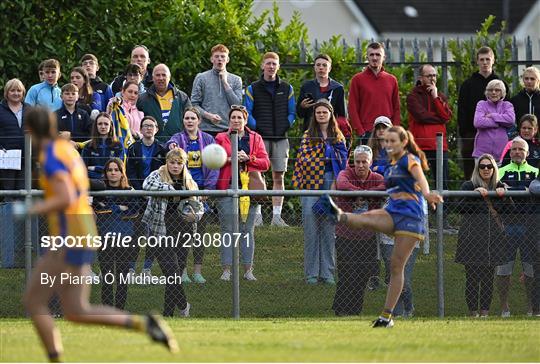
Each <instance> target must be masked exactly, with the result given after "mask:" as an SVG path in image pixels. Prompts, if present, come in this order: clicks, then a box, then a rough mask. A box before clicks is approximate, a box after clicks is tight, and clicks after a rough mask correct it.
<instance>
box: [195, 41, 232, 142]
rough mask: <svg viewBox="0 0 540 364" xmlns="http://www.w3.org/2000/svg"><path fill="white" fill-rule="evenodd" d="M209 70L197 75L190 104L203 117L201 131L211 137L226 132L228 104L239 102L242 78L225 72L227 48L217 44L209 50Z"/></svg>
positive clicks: (227, 60)
mask: <svg viewBox="0 0 540 364" xmlns="http://www.w3.org/2000/svg"><path fill="white" fill-rule="evenodd" d="M210 54H211V56H210V62H212V69H210V70H208V71H206V72H202V73H199V74H197V76H195V80H194V81H193V90H192V91H191V102H192V103H193V106H195V107H196V108H197V109H199V112H200V113H201V116H202V123H201V127H200V129H201V130H202V131H204V132H206V133H208V134H210V135H212V136H213V137H215V136H216V135H217V134H218V133H221V132H223V131H226V130H227V129H229V118H228V115H229V110H230V109H231V105H240V104H241V103H242V79H241V78H240V77H239V76H237V75H235V74H232V73H230V72H227V64H228V63H229V60H230V59H229V49H228V48H227V47H225V46H224V45H223V44H217V45H215V46H213V47H212V50H211V51H210Z"/></svg>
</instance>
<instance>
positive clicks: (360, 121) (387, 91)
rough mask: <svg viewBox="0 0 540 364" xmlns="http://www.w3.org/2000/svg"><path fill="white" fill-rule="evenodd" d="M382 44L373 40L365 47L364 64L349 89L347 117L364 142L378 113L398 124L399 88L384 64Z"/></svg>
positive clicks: (399, 117) (399, 118)
mask: <svg viewBox="0 0 540 364" xmlns="http://www.w3.org/2000/svg"><path fill="white" fill-rule="evenodd" d="M385 58H386V56H385V51H384V45H383V44H382V43H378V42H373V43H371V44H369V45H368V47H367V61H368V65H367V67H366V68H365V69H364V70H363V71H362V72H359V73H357V74H356V75H354V77H353V78H352V80H351V86H350V89H349V119H350V122H351V126H352V128H353V130H354V132H355V134H356V135H357V136H358V137H359V138H360V141H361V142H362V144H365V143H366V142H367V140H368V139H369V137H370V136H371V132H372V130H373V121H372V120H375V118H376V117H377V116H378V115H384V116H387V117H388V118H390V120H392V122H393V123H394V125H399V124H400V123H401V116H400V106H399V88H398V83H397V79H396V77H395V76H394V75H391V74H390V73H388V72H386V71H385V70H384V67H383V62H384V60H385Z"/></svg>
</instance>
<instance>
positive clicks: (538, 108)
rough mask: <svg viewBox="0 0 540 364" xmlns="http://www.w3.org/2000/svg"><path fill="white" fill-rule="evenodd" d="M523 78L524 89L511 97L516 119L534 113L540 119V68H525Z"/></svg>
mask: <svg viewBox="0 0 540 364" xmlns="http://www.w3.org/2000/svg"><path fill="white" fill-rule="evenodd" d="M521 80H522V81H523V89H522V90H521V91H520V92H519V93H518V94H517V95H515V96H514V97H512V98H511V99H510V102H511V103H512V105H514V111H515V113H516V120H520V119H521V118H522V117H523V115H525V114H533V115H535V116H536V119H540V70H539V69H538V68H536V67H527V68H525V70H524V71H523V76H522V78H521Z"/></svg>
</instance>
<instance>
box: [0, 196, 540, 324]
mask: <svg viewBox="0 0 540 364" xmlns="http://www.w3.org/2000/svg"><path fill="white" fill-rule="evenodd" d="M320 192H322V191H320ZM181 193H183V194H184V196H182V197H185V192H181ZM288 193H289V194H290V195H292V194H293V193H298V194H301V193H302V191H288ZM315 193H319V191H317V192H315ZM106 194H107V193H106V192H105V193H100V196H99V197H94V205H93V206H94V209H95V211H96V221H97V226H98V229H99V234H100V236H101V239H102V240H101V241H102V242H103V246H102V248H101V249H98V252H97V260H96V262H95V263H94V265H93V267H92V270H93V273H94V274H95V277H94V278H93V279H92V281H91V282H92V287H93V290H92V301H93V302H103V303H106V304H112V305H115V306H117V307H122V308H126V309H129V310H132V311H135V312H143V311H146V310H149V309H159V310H163V313H164V314H166V315H175V316H178V315H185V314H186V312H185V307H186V301H187V302H189V303H190V306H191V312H190V314H191V316H193V317H229V316H230V315H231V312H233V299H232V297H233V295H232V292H233V286H234V280H233V277H232V275H231V274H228V272H231V273H232V272H233V270H232V269H231V267H232V265H233V263H234V259H233V258H234V254H233V249H232V247H234V246H238V247H239V252H240V256H239V257H240V259H239V272H240V284H239V292H240V305H239V309H240V313H241V316H242V317H304V316H329V315H334V314H336V315H354V314H370V315H373V314H376V313H377V312H378V311H379V310H380V308H381V306H382V303H383V302H384V296H385V293H386V285H387V282H388V261H389V256H390V255H391V250H392V245H391V244H392V239H391V238H390V237H386V236H380V235H379V234H374V233H372V232H370V231H366V230H353V229H350V228H348V227H346V226H337V227H336V226H335V225H333V224H332V223H331V222H330V221H329V220H328V219H327V218H326V217H324V216H317V215H313V213H312V212H311V211H310V210H311V209H309V208H308V209H306V208H303V207H304V206H308V205H309V204H307V205H306V201H303V204H301V206H303V207H301V208H300V209H299V211H296V213H295V214H290V215H289V214H283V218H284V220H285V222H286V223H287V224H288V226H273V225H271V221H272V213H273V210H272V204H271V200H270V199H267V200H266V201H262V202H261V204H260V206H261V208H260V210H259V208H258V206H257V204H255V203H253V202H252V203H251V204H250V206H249V210H248V211H249V212H248V213H247V215H246V216H243V213H242V212H241V213H240V214H239V215H235V214H233V213H232V209H231V204H232V200H233V197H210V198H208V199H207V200H206V202H205V204H206V207H205V214H204V217H203V219H202V220H201V221H199V222H198V223H197V224H193V223H190V222H187V221H185V217H184V216H183V215H182V214H181V213H178V214H175V213H171V214H170V218H167V219H166V220H165V224H166V227H167V228H170V229H169V230H168V231H167V232H166V234H164V235H157V236H156V235H153V234H152V232H151V231H150V230H149V229H148V226H147V224H144V223H143V222H142V215H143V214H144V210H145V207H146V204H147V201H146V200H145V199H144V198H141V197H135V196H131V197H128V196H127V195H129V192H122V193H118V192H116V191H115V192H114V194H112V193H111V194H109V195H108V196H106V197H105V195H106ZM117 194H118V195H117ZM120 194H122V195H123V196H120ZM381 194H384V193H382V192H378V193H377V192H376V193H370V192H359V193H357V194H355V196H354V197H351V195H350V194H349V196H341V197H338V198H337V199H338V201H339V203H340V205H342V206H343V207H346V206H344V205H350V206H348V207H349V209H350V210H351V211H356V212H360V211H364V210H365V209H366V208H377V207H380V205H381V204H382V203H383V202H384V197H380V195H381ZM473 194H474V195H472V196H471V193H466V192H463V193H462V196H460V195H459V193H458V192H452V197H447V202H445V204H444V207H445V209H447V210H448V219H449V220H450V221H451V224H452V225H453V226H454V227H456V228H457V230H458V233H457V234H452V233H451V232H449V231H447V232H446V233H445V231H444V230H442V229H439V230H440V231H437V229H436V222H435V220H434V216H431V215H430V219H429V221H431V222H430V223H429V227H428V230H427V233H426V235H427V237H429V238H430V241H431V247H432V248H431V249H430V251H429V252H426V249H422V247H420V249H415V250H414V252H413V256H412V257H411V258H410V260H411V261H410V262H409V264H408V265H407V267H406V271H405V278H406V283H408V284H406V287H405V289H404V292H403V294H402V297H401V299H400V304H398V307H397V308H396V313H398V314H402V315H403V316H410V315H412V314H414V315H416V316H435V315H437V314H438V307H439V302H438V293H437V255H436V254H435V251H434V249H433V246H434V242H435V241H436V235H437V233H441V234H443V244H444V249H443V256H442V259H443V264H444V276H443V281H444V287H443V288H444V302H443V304H444V307H445V315H448V316H456V315H458V316H459V315H467V314H472V315H476V314H479V315H485V314H487V312H486V311H488V310H490V309H491V313H492V314H496V315H500V314H501V312H502V311H505V312H506V311H511V312H512V314H516V315H519V314H526V313H527V312H531V311H532V307H531V306H530V299H531V297H532V295H533V294H534V293H535V292H534V290H533V285H532V272H533V268H534V267H533V265H534V264H538V256H537V244H538V241H539V237H538V231H539V228H538V223H539V221H540V219H539V215H538V211H539V205H538V202H535V201H533V200H532V199H531V197H528V196H526V197H523V196H524V193H518V194H520V197H517V196H514V197H512V198H510V197H506V198H503V199H501V198H495V197H491V198H489V199H483V198H481V197H479V196H478V194H477V193H476V192H474V193H473ZM514 194H515V193H514ZM525 194H526V193H525ZM465 195H467V196H465ZM306 197H307V198H308V199H312V200H317V197H316V196H314V194H311V196H302V197H300V199H306ZM174 198H176V199H177V200H181V198H179V197H171V201H172V199H174ZM297 198H299V197H293V196H288V197H286V200H287V201H292V200H294V199H297ZM100 200H101V201H103V200H106V202H105V206H99V204H100V202H99V201H100ZM96 201H98V202H97V203H96ZM240 204H242V203H240ZM4 206H6V205H4ZM245 208H246V207H245V206H242V209H245ZM346 208H347V207H346ZM2 211H3V212H4V211H5V213H3V216H2V219H1V220H2V221H3V223H4V226H3V230H2V232H3V234H2V247H3V249H2V263H3V268H2V269H1V270H0V277H1V280H0V282H1V283H0V284H1V285H2V288H3V292H5V294H4V302H3V305H2V306H1V307H2V308H1V311H2V314H1V316H2V317H17V316H22V315H24V312H23V311H22V307H21V305H20V299H21V295H22V292H23V289H24V270H23V269H20V268H23V266H24V265H23V262H24V246H22V244H21V242H23V241H24V234H23V233H24V229H22V228H21V227H20V224H19V223H18V222H16V221H13V220H10V215H9V213H8V212H7V211H8V209H7V208H4V210H2ZM243 212H244V211H243ZM236 216H238V218H239V227H240V229H239V231H238V232H234V231H232V230H231V226H232V224H231V221H232V219H233V218H235V217H236ZM244 219H245V220H244ZM310 219H311V221H310ZM10 221H11V223H10ZM244 221H245V222H244ZM10 225H12V227H11V230H10V228H9V226H10ZM32 225H34V226H36V227H34V229H33V230H32V244H33V245H32V248H33V254H34V257H36V256H37V255H39V246H38V244H37V243H38V242H39V243H40V244H41V245H42V246H43V245H44V244H45V245H46V242H47V241H46V240H45V241H44V240H43V239H42V237H44V236H47V234H48V233H47V230H46V223H45V220H44V219H41V218H40V219H33V220H32ZM7 241H12V242H14V248H13V249H12V250H9V249H6V248H5V245H6V242H7ZM516 252H518V254H517V256H516ZM426 253H428V254H426ZM10 259H12V260H11V261H12V262H14V264H12V265H11V266H7V265H4V264H5V262H9V261H10ZM34 261H35V260H34ZM512 266H514V269H513V270H512ZM184 268H185V269H186V270H185V271H184ZM522 271H523V274H521V272H522ZM180 277H181V278H182V283H181V284H180V281H181V278H180ZM186 278H187V279H186ZM506 292H507V293H506ZM536 293H537V292H536ZM506 297H507V298H506ZM501 299H502V301H501ZM505 300H508V302H509V306H508V307H509V308H508V307H507V306H506V303H505ZM51 309H54V306H52V305H51ZM57 313H58V314H60V312H57Z"/></svg>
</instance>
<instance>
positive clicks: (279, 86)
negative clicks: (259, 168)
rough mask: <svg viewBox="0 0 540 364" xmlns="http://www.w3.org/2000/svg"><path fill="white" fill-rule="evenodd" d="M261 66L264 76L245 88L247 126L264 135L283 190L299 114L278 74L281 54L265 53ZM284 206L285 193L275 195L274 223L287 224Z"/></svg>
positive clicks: (275, 178)
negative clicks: (289, 135)
mask: <svg viewBox="0 0 540 364" xmlns="http://www.w3.org/2000/svg"><path fill="white" fill-rule="evenodd" d="M261 69H262V71H263V74H262V76H261V78H260V79H259V80H258V81H255V82H253V83H252V84H251V85H249V86H248V88H247V89H246V98H245V106H246V108H247V111H248V113H249V116H248V126H249V127H250V128H251V129H253V130H255V131H256V132H257V133H259V134H260V135H261V136H262V137H263V140H264V146H265V147H266V152H267V153H268V156H269V157H270V163H271V165H272V182H273V183H272V184H273V189H274V190H283V189H284V183H283V176H284V174H285V172H286V171H287V161H288V159H289V139H288V138H287V131H288V130H289V129H290V128H291V127H292V126H293V124H294V121H295V114H296V103H295V100H294V91H293V88H292V86H291V85H290V84H288V83H287V82H285V81H284V80H282V79H280V78H279V76H278V75H277V72H278V70H279V56H278V55H277V54H276V53H274V52H267V53H265V55H264V56H263V61H262V64H261ZM282 206H283V197H282V196H274V197H272V225H275V226H288V225H287V224H286V223H285V221H283V218H282V217H281V207H282Z"/></svg>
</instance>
